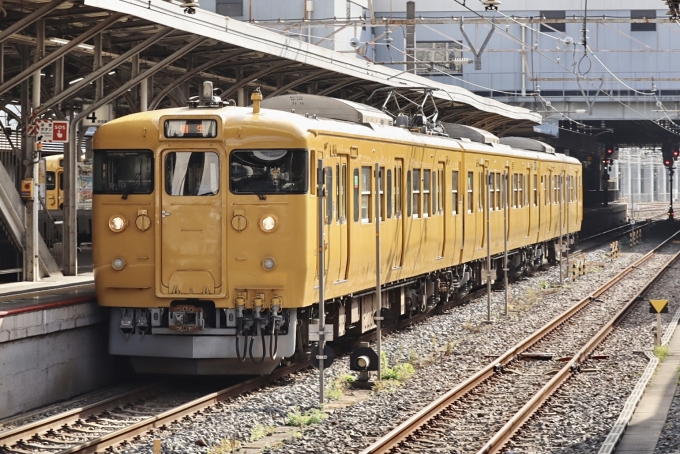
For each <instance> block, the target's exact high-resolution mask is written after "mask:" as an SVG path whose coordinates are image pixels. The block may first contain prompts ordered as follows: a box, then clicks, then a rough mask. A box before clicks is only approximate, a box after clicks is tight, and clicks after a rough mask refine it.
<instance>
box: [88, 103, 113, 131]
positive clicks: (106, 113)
mask: <svg viewBox="0 0 680 454" xmlns="http://www.w3.org/2000/svg"><path fill="white" fill-rule="evenodd" d="M90 106H91V104H83V109H88V108H89V107H90ZM112 118H113V105H111V104H104V105H103V106H100V107H97V108H96V109H95V110H94V111H93V112H90V114H89V115H87V116H86V117H85V118H83V122H82V125H83V126H101V125H103V124H105V123H108V122H109V121H111V119H112Z"/></svg>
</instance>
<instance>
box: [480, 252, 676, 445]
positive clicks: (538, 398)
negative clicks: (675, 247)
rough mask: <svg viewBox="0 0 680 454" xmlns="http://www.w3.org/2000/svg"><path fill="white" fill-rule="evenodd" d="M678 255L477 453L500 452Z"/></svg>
mask: <svg viewBox="0 0 680 454" xmlns="http://www.w3.org/2000/svg"><path fill="white" fill-rule="evenodd" d="M678 257H680V252H678V253H676V254H675V255H674V256H673V257H672V258H671V259H670V260H669V261H668V263H667V264H666V266H665V267H664V268H662V269H660V270H659V271H658V272H657V273H656V274H655V275H654V276H653V277H652V278H651V279H650V280H649V281H648V282H647V284H645V286H644V288H643V289H642V290H640V291H639V292H638V293H637V294H636V295H635V296H634V297H633V298H631V299H630V300H629V301H628V302H627V303H626V305H625V306H624V307H623V308H622V309H621V310H620V311H619V312H617V313H616V315H615V316H614V317H613V318H612V319H611V320H609V322H607V324H605V325H604V326H603V327H602V328H601V329H600V330H599V331H598V332H597V334H595V335H594V336H593V337H592V338H591V339H590V341H588V343H587V344H586V345H584V346H583V347H582V348H581V349H580V350H579V351H578V353H576V354H575V355H574V356H573V357H572V358H571V360H570V361H569V362H567V363H566V364H565V365H564V367H562V369H560V371H559V372H558V373H557V374H556V375H555V376H554V377H553V378H552V379H551V380H550V381H549V382H548V383H546V384H545V386H543V388H541V389H540V390H539V391H538V392H537V393H536V394H535V395H534V396H533V397H532V398H531V399H530V400H529V402H527V403H526V404H525V405H524V406H523V407H522V408H521V409H520V410H519V411H518V412H517V413H516V414H515V416H513V417H512V418H510V420H509V421H508V422H507V423H506V424H505V425H504V426H503V427H502V428H501V429H500V430H499V431H498V432H497V433H496V434H495V435H494V436H493V437H491V439H490V440H489V441H488V442H487V443H486V444H485V445H484V446H483V447H482V448H481V449H480V450H479V451H477V454H493V453H496V452H499V451H500V450H501V449H502V448H503V447H504V446H505V444H506V443H507V442H508V441H510V439H511V438H512V437H513V436H514V435H515V433H516V432H517V431H518V430H519V429H520V428H521V427H522V426H523V425H524V423H525V422H526V421H527V420H528V419H529V418H531V416H533V415H534V413H536V411H537V410H538V409H539V408H540V407H541V406H542V405H543V403H545V401H546V400H548V399H549V398H550V397H551V396H552V395H553V394H554V393H555V391H557V390H558V389H559V388H560V387H561V386H562V384H563V383H564V382H565V381H567V380H568V379H569V378H570V377H571V374H572V371H573V370H575V368H576V367H577V365H578V364H581V363H582V362H583V361H584V360H585V359H586V357H587V356H588V355H589V354H590V353H592V351H593V350H595V348H597V347H598V346H599V345H600V344H601V343H602V342H603V341H604V340H605V339H606V338H607V336H608V335H609V334H610V333H611V332H612V330H613V329H614V325H615V324H616V323H617V322H618V321H619V320H621V318H623V316H624V315H625V314H626V313H627V312H628V311H629V310H630V308H631V307H632V306H633V304H634V303H635V302H636V301H638V299H639V298H640V297H641V296H642V294H643V293H645V292H646V291H647V290H648V289H649V287H651V286H652V285H653V284H654V282H656V281H657V279H658V278H659V277H660V276H661V275H663V274H664V273H665V272H666V271H667V266H668V265H670V264H671V263H673V262H674V261H675V260H677V259H678Z"/></svg>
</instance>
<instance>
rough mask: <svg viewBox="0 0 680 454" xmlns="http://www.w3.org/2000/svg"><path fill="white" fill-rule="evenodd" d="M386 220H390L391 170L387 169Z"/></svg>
mask: <svg viewBox="0 0 680 454" xmlns="http://www.w3.org/2000/svg"><path fill="white" fill-rule="evenodd" d="M387 219H392V169H387Z"/></svg>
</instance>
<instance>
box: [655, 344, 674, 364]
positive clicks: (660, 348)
mask: <svg viewBox="0 0 680 454" xmlns="http://www.w3.org/2000/svg"><path fill="white" fill-rule="evenodd" d="M669 353H670V350H669V349H668V345H657V346H656V347H654V356H656V357H657V358H659V362H661V361H663V360H664V359H666V356H668V354H669Z"/></svg>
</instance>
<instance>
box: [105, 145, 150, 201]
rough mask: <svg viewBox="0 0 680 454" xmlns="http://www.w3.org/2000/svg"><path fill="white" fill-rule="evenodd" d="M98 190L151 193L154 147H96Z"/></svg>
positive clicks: (106, 192) (120, 192) (109, 192)
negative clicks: (121, 149) (108, 149)
mask: <svg viewBox="0 0 680 454" xmlns="http://www.w3.org/2000/svg"><path fill="white" fill-rule="evenodd" d="M93 192H94V193H95V194H123V195H126V194H151V193H152V192H153V153H152V152H151V151H104V150H95V151H94V168H93Z"/></svg>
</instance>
